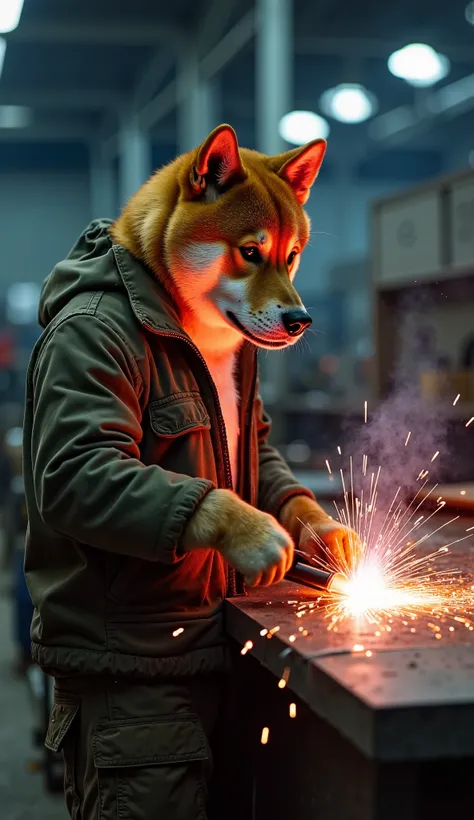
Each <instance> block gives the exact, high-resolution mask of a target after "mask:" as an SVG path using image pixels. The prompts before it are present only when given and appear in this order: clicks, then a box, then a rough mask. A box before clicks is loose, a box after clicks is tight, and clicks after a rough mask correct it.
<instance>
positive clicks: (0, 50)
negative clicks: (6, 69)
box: [0, 37, 7, 77]
mask: <svg viewBox="0 0 474 820" xmlns="http://www.w3.org/2000/svg"><path fill="white" fill-rule="evenodd" d="M6 50H7V41H6V40H5V38H4V37H0V77H1V76H2V69H3V61H4V59H5V52H6Z"/></svg>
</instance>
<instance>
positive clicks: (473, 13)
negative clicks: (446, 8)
mask: <svg viewBox="0 0 474 820" xmlns="http://www.w3.org/2000/svg"><path fill="white" fill-rule="evenodd" d="M464 16H465V18H466V20H467V22H468V23H470V24H471V26H474V3H468V4H467V6H466V9H465V11H464Z"/></svg>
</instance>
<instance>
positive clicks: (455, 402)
mask: <svg viewBox="0 0 474 820" xmlns="http://www.w3.org/2000/svg"><path fill="white" fill-rule="evenodd" d="M460 398H461V394H460V393H458V394H457V396H456V398H455V399H454V401H453V407H454V405H456V404H457V403H458V401H459V399H460Z"/></svg>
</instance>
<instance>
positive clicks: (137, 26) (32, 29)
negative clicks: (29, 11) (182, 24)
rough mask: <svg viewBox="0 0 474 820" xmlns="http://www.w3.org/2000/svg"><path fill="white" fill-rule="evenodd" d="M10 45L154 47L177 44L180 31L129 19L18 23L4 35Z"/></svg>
mask: <svg viewBox="0 0 474 820" xmlns="http://www.w3.org/2000/svg"><path fill="white" fill-rule="evenodd" d="M6 37H7V39H8V40H11V42H12V43H45V44H48V45H51V44H54V43H59V44H61V45H62V44H68V45H74V44H77V45H88V46H90V45H118V46H156V44H157V43H161V42H165V43H167V44H175V43H179V42H180V40H181V29H180V28H179V27H178V26H174V25H169V24H166V23H158V24H157V23H156V22H154V21H150V22H149V23H146V22H143V21H141V22H140V23H137V22H135V21H133V20H130V21H129V22H128V21H122V22H114V20H104V21H103V22H96V21H94V20H91V21H90V22H88V23H85V22H84V21H83V20H80V21H79V20H78V21H76V22H74V23H57V22H54V21H52V20H51V21H48V22H36V23H28V22H26V21H25V22H24V23H23V22H22V24H21V26H18V28H16V29H15V31H13V32H11V33H10V34H7V35H6Z"/></svg>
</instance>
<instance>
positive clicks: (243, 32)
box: [103, 10, 256, 159]
mask: <svg viewBox="0 0 474 820" xmlns="http://www.w3.org/2000/svg"><path fill="white" fill-rule="evenodd" d="M255 31H256V20H255V13H254V11H253V10H251V11H249V12H247V14H245V15H244V16H243V17H242V18H241V19H240V20H239V21H238V23H236V24H235V25H234V26H233V27H232V28H231V29H230V30H229V31H228V32H227V33H226V34H225V35H224V36H223V37H222V39H221V40H220V41H219V42H218V43H217V45H216V46H214V48H212V49H211V50H210V51H209V53H208V54H207V55H206V57H204V58H203V59H202V60H201V62H200V64H199V73H200V76H201V77H202V79H203V80H210V79H212V77H214V76H215V75H216V74H217V73H218V72H219V71H220V70H221V69H222V68H224V66H225V65H226V64H227V63H229V62H230V61H231V60H233V59H234V57H235V56H236V55H237V54H238V53H239V51H241V50H242V48H244V46H245V45H246V44H247V43H248V42H249V41H250V40H251V39H252V37H253V36H254V34H255ZM180 88H181V89H182V86H180V84H179V83H177V82H176V80H172V81H171V82H170V83H169V84H168V85H167V86H166V87H165V88H163V89H162V90H161V91H160V92H159V93H158V94H157V95H156V96H155V97H154V98H153V99H152V100H150V101H149V102H148V103H147V104H146V105H144V106H143V108H142V109H141V110H140V111H138V112H137V118H138V121H139V123H140V125H141V126H142V128H145V129H151V128H152V127H153V126H154V125H156V124H157V123H158V122H159V121H160V120H162V119H163V118H164V117H166V116H167V114H169V113H170V112H171V111H173V109H174V108H176V106H177V105H179V103H180V102H181V100H182V93H183V92H182V91H181V90H180ZM118 151H119V140H118V135H117V134H113V135H112V136H110V137H109V138H108V139H107V140H106V141H105V142H104V144H103V152H104V156H106V157H108V158H109V159H110V158H113V157H115V156H116V155H117V153H118Z"/></svg>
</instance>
